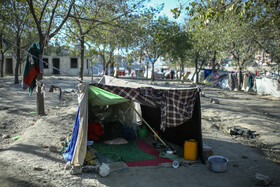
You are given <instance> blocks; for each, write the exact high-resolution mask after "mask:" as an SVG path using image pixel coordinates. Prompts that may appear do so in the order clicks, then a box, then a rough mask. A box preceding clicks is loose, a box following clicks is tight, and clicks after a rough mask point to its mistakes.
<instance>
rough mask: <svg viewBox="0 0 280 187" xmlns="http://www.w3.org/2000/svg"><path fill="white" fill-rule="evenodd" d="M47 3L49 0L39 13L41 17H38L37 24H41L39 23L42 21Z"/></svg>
mask: <svg viewBox="0 0 280 187" xmlns="http://www.w3.org/2000/svg"><path fill="white" fill-rule="evenodd" d="M48 3H49V0H47V2H46V3H45V5H44V7H43V10H42V12H41V15H40V18H39V24H41V21H42V18H43V15H44V12H45V10H46V7H47V4H48Z"/></svg>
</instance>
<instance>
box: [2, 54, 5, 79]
mask: <svg viewBox="0 0 280 187" xmlns="http://www.w3.org/2000/svg"><path fill="white" fill-rule="evenodd" d="M4 58H5V57H4V52H3V51H2V50H1V77H4V60H5V59H4Z"/></svg>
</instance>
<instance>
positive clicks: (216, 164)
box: [208, 155, 228, 173]
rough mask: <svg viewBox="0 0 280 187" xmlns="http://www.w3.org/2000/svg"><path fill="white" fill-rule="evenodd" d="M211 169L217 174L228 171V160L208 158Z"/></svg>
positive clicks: (218, 157)
mask: <svg viewBox="0 0 280 187" xmlns="http://www.w3.org/2000/svg"><path fill="white" fill-rule="evenodd" d="M208 162H209V169H210V170H211V171H213V172H216V173H222V172H225V171H226V170H227V165H228V159H227V158H225V157H223V156H217V155H214V156H210V157H208Z"/></svg>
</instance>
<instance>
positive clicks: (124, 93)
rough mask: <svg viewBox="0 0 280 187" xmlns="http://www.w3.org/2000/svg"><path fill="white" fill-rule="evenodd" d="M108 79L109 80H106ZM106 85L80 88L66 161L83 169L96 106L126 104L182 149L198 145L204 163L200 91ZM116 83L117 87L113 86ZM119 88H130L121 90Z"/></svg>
mask: <svg viewBox="0 0 280 187" xmlns="http://www.w3.org/2000/svg"><path fill="white" fill-rule="evenodd" d="M105 79H106V77H105ZM110 79H111V80H110V81H109V82H111V85H107V84H108V80H105V81H104V79H103V82H106V81H107V84H97V83H95V84H90V85H89V84H86V83H82V84H79V98H78V101H79V109H78V112H77V116H76V120H75V124H74V128H73V133H72V137H71V140H70V143H69V146H68V148H67V149H66V151H65V154H64V158H65V159H66V160H68V161H71V164H73V165H76V166H77V165H79V166H81V165H83V163H84V159H85V156H86V150H87V141H88V137H87V135H88V119H89V113H91V112H90V110H91V109H92V108H94V107H93V106H114V105H118V104H121V103H125V104H127V108H130V105H129V104H128V103H127V102H132V103H138V104H139V106H140V107H139V108H138V110H140V112H141V114H142V117H143V119H144V120H145V121H147V122H148V123H149V125H151V126H152V128H153V129H155V130H158V131H160V132H161V133H160V134H161V136H162V137H163V138H165V139H166V140H168V141H170V142H172V143H175V144H178V145H181V146H183V144H184V141H185V140H188V139H196V140H197V141H198V155H199V158H200V159H202V161H203V155H202V133H201V111H200V97H199V89H197V88H188V89H170V88H169V89H168V88H152V87H143V85H137V84H133V83H129V82H126V81H120V80H118V79H117V81H116V79H112V78H110ZM115 81H116V82H117V84H118V86H116V85H113V82H115ZM119 85H126V86H127V85H129V87H122V86H119Z"/></svg>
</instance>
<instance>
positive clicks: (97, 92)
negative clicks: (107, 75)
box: [88, 86, 129, 106]
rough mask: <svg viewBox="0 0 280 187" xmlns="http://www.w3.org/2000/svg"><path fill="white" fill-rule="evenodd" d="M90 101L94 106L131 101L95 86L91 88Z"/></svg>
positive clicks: (89, 91)
mask: <svg viewBox="0 0 280 187" xmlns="http://www.w3.org/2000/svg"><path fill="white" fill-rule="evenodd" d="M88 100H89V103H90V105H92V106H104V105H114V104H118V103H123V102H127V101H129V100H128V99H125V98H123V97H121V96H119V95H116V94H113V93H111V92H108V91H105V90H103V89H101V88H98V87H95V86H89V89H88Z"/></svg>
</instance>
